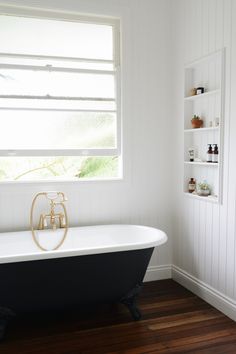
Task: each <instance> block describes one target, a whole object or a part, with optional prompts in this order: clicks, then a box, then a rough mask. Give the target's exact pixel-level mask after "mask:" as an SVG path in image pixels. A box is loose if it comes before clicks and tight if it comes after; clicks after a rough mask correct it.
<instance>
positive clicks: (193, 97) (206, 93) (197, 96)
mask: <svg viewBox="0 0 236 354" xmlns="http://www.w3.org/2000/svg"><path fill="white" fill-rule="evenodd" d="M217 93H220V89H218V90H213V91H208V92H204V93H201V94H200V95H194V96H188V97H184V100H185V101H195V100H198V99H199V98H204V97H208V96H211V95H215V94H217Z"/></svg>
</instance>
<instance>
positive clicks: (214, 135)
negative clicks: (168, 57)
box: [183, 50, 224, 203]
mask: <svg viewBox="0 0 236 354" xmlns="http://www.w3.org/2000/svg"><path fill="white" fill-rule="evenodd" d="M184 75H185V92H184V181H183V184H184V194H185V196H187V197H192V198H195V199H199V200H205V201H210V202H214V203H221V201H222V165H223V161H222V158H223V122H224V50H220V51H217V52H215V53H213V54H210V55H208V56H205V57H202V58H200V59H198V60H197V61H195V62H193V63H190V64H188V65H186V66H185V69H184ZM198 87H203V88H204V93H200V94H193V93H194V92H193V89H194V88H198ZM194 115H197V116H199V117H200V118H201V119H202V120H203V126H202V127H201V128H193V127H192V124H191V119H192V117H193V116H194ZM208 144H217V145H218V149H219V155H218V159H219V162H218V163H209V162H207V149H208ZM190 148H193V149H194V153H195V156H194V157H195V159H194V161H193V162H190V158H189V149H190ZM190 178H194V179H195V180H196V185H198V183H200V182H203V181H207V183H208V184H209V185H210V187H211V195H210V196H208V197H204V196H200V195H198V194H196V193H194V194H192V193H189V192H188V182H189V180H190Z"/></svg>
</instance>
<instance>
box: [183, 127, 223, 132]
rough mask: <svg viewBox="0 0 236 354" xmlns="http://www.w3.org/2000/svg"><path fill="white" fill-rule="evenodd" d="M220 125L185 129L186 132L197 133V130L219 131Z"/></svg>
mask: <svg viewBox="0 0 236 354" xmlns="http://www.w3.org/2000/svg"><path fill="white" fill-rule="evenodd" d="M217 130H219V127H206V128H195V129H184V132H185V133H196V132H198V133H199V132H206V131H217Z"/></svg>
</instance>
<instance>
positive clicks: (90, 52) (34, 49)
mask: <svg viewBox="0 0 236 354" xmlns="http://www.w3.org/2000/svg"><path fill="white" fill-rule="evenodd" d="M0 28H1V31H0V43H1V52H5V53H24V54H34V55H47V56H60V57H63V56H64V57H79V58H89V59H107V60H109V59H110V60H111V59H112V55H113V45H112V26H108V25H100V24H92V23H81V22H70V21H56V20H46V19H36V18H26V17H15V16H3V15H2V16H0ZM29 29H30V30H29ZM16 36H17V37H16ZM16 38H17V40H16ZM13 44H14V45H13Z"/></svg>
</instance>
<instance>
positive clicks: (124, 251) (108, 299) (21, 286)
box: [0, 225, 167, 337]
mask: <svg viewBox="0 0 236 354" xmlns="http://www.w3.org/2000/svg"><path fill="white" fill-rule="evenodd" d="M48 232H49V231H47V230H45V231H44V232H43V234H42V235H41V237H42V240H41V241H42V242H46V241H45V240H50V237H51V234H50V235H49V234H48ZM166 240H167V236H166V234H165V233H164V232H162V231H160V230H157V229H155V228H151V227H145V226H136V225H103V226H87V227H74V228H69V230H68V235H67V239H66V241H65V242H64V244H63V245H62V247H61V248H60V249H58V250H56V251H46V252H43V251H41V250H39V249H38V248H37V246H36V245H35V244H34V242H33V241H32V237H31V233H30V232H29V231H21V232H8V233H1V234H0V284H1V291H0V337H3V336H4V331H5V327H6V325H7V322H8V320H9V318H11V316H12V314H13V313H14V314H17V313H21V312H31V311H44V310H54V309H60V308H63V309H64V308H75V307H76V306H80V305H83V306H86V305H90V304H98V303H112V302H122V303H123V304H125V305H126V306H127V307H128V308H129V310H130V312H131V314H132V316H133V318H134V319H135V320H138V319H139V318H140V316H141V315H140V312H139V310H138V308H137V305H136V297H137V295H138V293H139V291H140V288H141V285H142V281H143V278H144V275H145V272H146V269H147V266H148V263H149V261H150V258H151V255H152V252H153V250H154V247H155V246H159V245H161V244H163V243H164V242H166ZM47 242H49V241H47ZM50 242H52V241H50ZM47 246H49V247H51V248H53V245H52V244H48V245H47Z"/></svg>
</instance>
